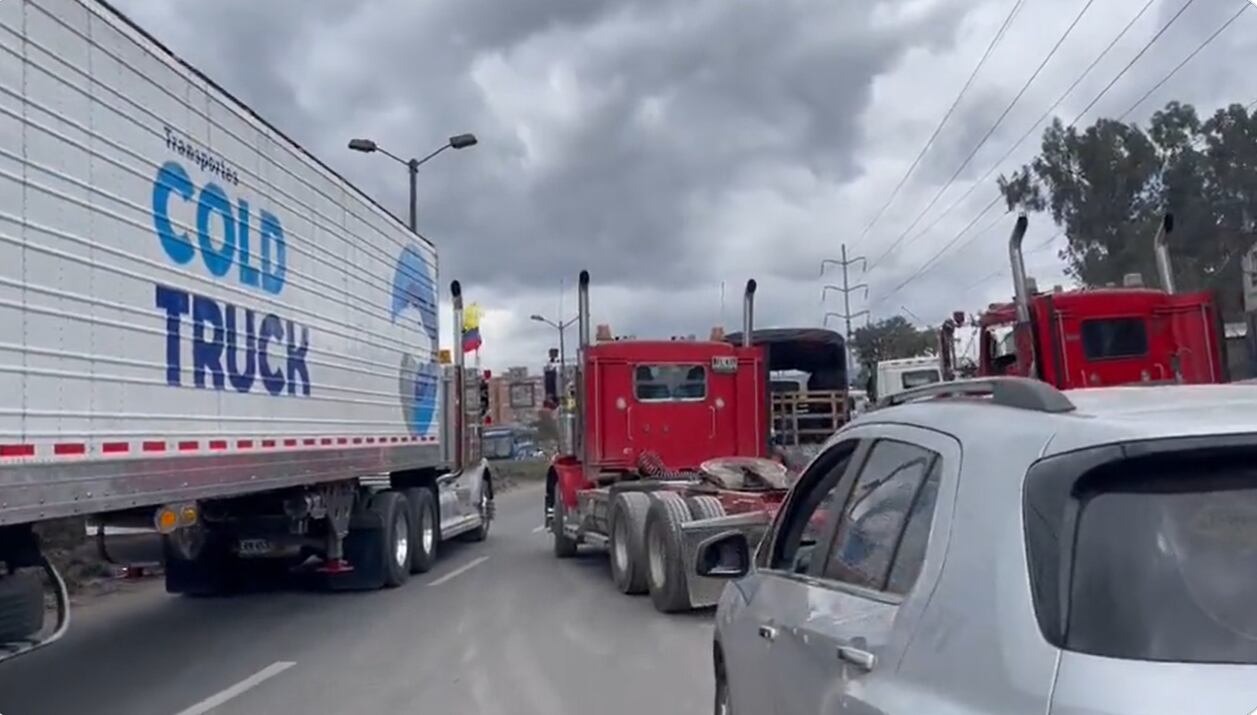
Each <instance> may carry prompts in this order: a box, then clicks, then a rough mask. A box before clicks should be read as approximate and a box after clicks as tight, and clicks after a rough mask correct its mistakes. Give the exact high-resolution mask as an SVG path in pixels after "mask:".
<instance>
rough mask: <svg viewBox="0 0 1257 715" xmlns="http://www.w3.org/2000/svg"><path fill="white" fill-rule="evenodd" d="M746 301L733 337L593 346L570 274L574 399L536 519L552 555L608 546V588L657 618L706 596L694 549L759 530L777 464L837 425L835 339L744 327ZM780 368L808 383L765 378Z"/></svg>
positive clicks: (712, 591) (708, 589) (779, 491)
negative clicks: (574, 313) (541, 518)
mask: <svg viewBox="0 0 1257 715" xmlns="http://www.w3.org/2000/svg"><path fill="white" fill-rule="evenodd" d="M754 297H755V281H753V280H752V281H747V285H746V292H745V294H744V300H743V321H742V322H743V329H742V332H741V333H740V334H739V335H738V336H737V340H736V341H730V340H723V339H720V338H721V337H722V336H720V335H718V334H713V336H712V338H713V339H712V340H706V341H697V340H692V339H690V340H615V339H612V338H611V335H610V329H609V328H605V326H604V329H600V331H599V332H600V336H599V338H600V340H599V341H598V342H596V343H595V342H591V340H590V312H589V273H588V272H587V271H582V272H581V274H580V281H579V314H578V320H579V333H580V352H579V356H578V359H577V370H576V375H575V378H576V383H577V384H576V387H575V390H574V393H575V397H576V400H575V402H576V404H575V409H574V410H573V411H571V412H570V414H567V415H564V417H565V418H566V419H563V420H562V421H561V425H562V428H561V432H562V433H563V434H564V436H565V439H564V440H563V442H564V445H565V447H566V449H565V450H564V453H563V454H561V455H560V456H559V457H557V458H556V459H555V460H554V462H553V463H552V465H551V468H550V470H549V473H548V475H547V484H546V497H545V499H546V502H545V514H546V524H547V526H548V527H549V528H550V531H551V532H552V533H553V537H554V552H555V555H556V556H558V557H560V558H565V557H570V556H573V555H575V554H576V552H577V548H578V546H579V545H580V544H589V545H592V546H595V547H605V548H607V549H608V551H609V552H610V556H611V558H610V561H611V574H612V577H613V579H614V581H615V583H616V586H617V587H618V588H619V589H620V590H621V591H622V592H624V593H627V594H639V593H644V592H649V593H650V595H651V598H652V600H653V602H654V605H655V607H656V608H658V609H659V610H660V611H664V612H674V611H681V610H687V609H690V608H694V607H698V606H705V605H711V604H714V603H715V602H716V600H717V599H718V597H719V594H720V590H721V588H722V587H723V582H721V581H719V580H715V579H708V578H704V577H700V576H697V575H695V568H694V558H695V553H696V552H697V548H698V545H699V544H700V543H701V542H702V541H703V540H704V539H705V538H708V537H710V536H713V535H715V534H717V533H721V532H725V531H728V530H730V529H739V530H744V531H746V532H747V533H748V534H750V535H752V536H753V537H757V536H758V534H759V533H762V531H763V530H764V528H766V527H767V525H768V523H769V521H770V520H771V518H772V515H773V514H774V513H775V511H776V508H777V506H778V505H779V504H780V502H781V500H782V499H783V498H784V496H785V493H786V490H787V488H788V487H789V470H788V468H787V467H786V465H785V464H783V462H789V461H791V459H790V456H791V455H792V454H795V455H797V454H798V451H799V450H804V451H806V450H807V449H808V448H809V447H812V448H814V447H815V446H816V445H818V444H819V443H820V442H823V441H824V440H825V439H827V438H828V437H829V435H831V434H832V433H833V432H834V431H835V430H836V429H837V428H838V427H839V426H841V424H842V423H843V422H845V421H846V417H847V414H848V413H847V394H846V372H845V369H846V366H845V359H844V356H845V346H843V344H842V339H841V337H840V336H838V335H837V334H835V333H830V332H829V331H816V330H799V331H785V332H783V331H755V330H753V322H754V319H753V315H754ZM835 341H836V342H835ZM834 361H837V362H836V365H835V364H834ZM784 370H799V371H804V372H807V373H809V377H808V378H807V383H806V384H804V383H799V382H796V383H794V385H795V387H794V388H789V387H788V381H785V380H778V381H774V380H773V375H774V374H775V373H779V372H780V371H784ZM783 384H786V385H787V387H786V388H783V387H782V385H783ZM774 385H775V386H776V387H775V388H774ZM813 388H816V389H813ZM548 401H549V400H548ZM770 455H771V456H772V457H774V458H769V456H770Z"/></svg>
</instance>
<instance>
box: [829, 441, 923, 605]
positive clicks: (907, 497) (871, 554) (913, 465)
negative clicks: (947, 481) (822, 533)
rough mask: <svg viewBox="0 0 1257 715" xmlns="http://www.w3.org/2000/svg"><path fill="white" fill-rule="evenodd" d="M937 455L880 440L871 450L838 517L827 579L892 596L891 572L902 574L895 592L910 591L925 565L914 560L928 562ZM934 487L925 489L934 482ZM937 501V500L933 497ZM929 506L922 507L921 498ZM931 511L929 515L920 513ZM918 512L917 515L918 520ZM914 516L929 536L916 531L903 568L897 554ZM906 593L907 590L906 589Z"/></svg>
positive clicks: (909, 446) (904, 557)
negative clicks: (888, 592) (926, 546)
mask: <svg viewBox="0 0 1257 715" xmlns="http://www.w3.org/2000/svg"><path fill="white" fill-rule="evenodd" d="M936 461H937V455H936V454H934V453H933V452H931V451H929V450H926V449H922V448H921V447H917V446H914V445H911V444H907V443H905V442H898V441H894V440H879V441H878V442H877V443H875V444H874V445H873V447H872V449H870V450H869V456H868V459H867V460H865V462H864V467H863V469H861V471H860V475H859V476H858V477H857V478H856V482H855V485H854V487H853V488H852V490H851V496H850V497H849V498H848V499H847V503H846V506H845V507H844V508H843V510H842V513H841V515H840V517H839V522H838V530H837V534H836V535H835V538H834V543H833V547H832V549H831V550H830V553H829V557H828V559H827V561H826V563H825V569H824V577H825V578H828V579H833V580H836V581H842V582H844V583H848V584H851V585H854V586H859V587H861V588H867V589H872V590H875V591H885V590H888V581H890V579H891V576H892V571H894V570H896V569H898V570H899V573H898V574H897V577H896V579H895V588H896V589H899V588H905V587H904V584H905V582H908V583H907V588H910V587H911V583H910V582H911V581H915V580H916V572H917V571H919V569H920V564H919V563H917V564H916V566H915V567H914V566H912V565H911V560H912V559H917V558H924V555H925V550H924V543H922V542H921V539H922V537H923V536H926V537H928V535H929V519H928V518H927V517H929V516H932V515H933V511H934V504H933V501H934V500H936V499H937V494H938V487H937V476H935V475H937V473H938V470H937V469H935V468H933V466H934V463H935V462H936ZM927 477H930V478H932V479H933V481H934V487H933V488H931V489H928V490H927V489H923V488H922V487H923V486H924V485H925V484H926V483H927V482H928V481H930V479H927ZM930 495H933V496H930ZM922 496H924V497H925V499H926V501H928V502H930V503H922V504H921V506H920V507H919V508H918V507H917V503H918V502H919V501H920V499H919V498H920V497H922ZM926 508H928V512H929V513H928V514H927V515H926V516H921V512H923V511H925V510H926ZM913 512H916V514H913ZM910 515H911V516H915V517H916V518H915V522H916V523H917V524H919V523H920V522H922V521H925V527H924V528H925V533H924V534H922V533H921V527H920V526H914V528H913V534H912V538H911V540H909V543H908V546H909V551H908V552H905V553H904V554H903V561H902V564H903V565H902V566H900V565H899V563H898V560H897V558H896V554H897V553H898V552H899V551H900V550H901V544H903V542H904V541H905V536H906V535H907V534H906V527H907V526H908V524H909V522H910V521H912V519H910ZM905 591H906V588H905Z"/></svg>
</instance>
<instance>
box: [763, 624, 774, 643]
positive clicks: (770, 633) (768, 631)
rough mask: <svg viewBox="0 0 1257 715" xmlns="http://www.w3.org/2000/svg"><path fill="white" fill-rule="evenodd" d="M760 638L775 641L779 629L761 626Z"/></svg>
mask: <svg viewBox="0 0 1257 715" xmlns="http://www.w3.org/2000/svg"><path fill="white" fill-rule="evenodd" d="M759 637H760V638H763V639H764V640H766V641H769V642H772V641H775V640H777V628H776V627H775V626H769V625H761V626H760V627H759Z"/></svg>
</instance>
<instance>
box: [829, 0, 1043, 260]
mask: <svg viewBox="0 0 1257 715" xmlns="http://www.w3.org/2000/svg"><path fill="white" fill-rule="evenodd" d="M1024 3H1025V0H1017V1H1016V2H1015V3H1014V4H1013V7H1012V9H1011V10H1009V12H1008V15H1007V16H1006V17H1005V18H1004V22H1003V23H1002V24H1001V25H1000V26H999V29H998V30H996V32H995V36H994V37H992V38H991V42H990V43H989V44H988V45H987V47H986V51H985V52H983V53H982V57H981V58H979V59H978V63H977V64H976V65H974V67H973V71H972V72H970V73H969V78H968V79H966V80H965V83H964V85H962V86H961V88H960V92H958V93H957V94H956V99H955V100H953V101H952V103H951V106H950V107H948V108H947V111H946V112H945V113H944V114H943V117H942V118H941V119H939V120H938V125H937V126H935V127H934V131H933V132H932V133H931V134H930V138H929V139H927V140H925V144H924V145H923V146H922V147H921V151H919V152H917V156H916V158H915V159H913V160H912V164H910V165H909V166H908V170H907V171H905V172H904V175H903V176H902V177H900V179H899V183H897V184H895V188H894V189H893V190H892V191H891V192H890V196H889V197H887V199H886V203H884V204H882V207H881V208H879V209H878V210H877V213H876V214H874V216H873V220H872V221H870V222H869V224H868V225H867V226H865V227H864V231H862V232H861V233H860V235H859V236H858V237H857V238H856V240H855V241H854V242H853V244H852V245H853V246H855V245H859V243H860V241H863V240H864V237H865V236H867V235H868V234H869V232H870V231H872V230H873V227H874V226H876V225H877V222H878V221H880V220H881V219H882V216H884V215H885V214H886V210H887V209H889V208H890V205H891V204H892V203H894V201H895V197H897V196H898V195H899V192H900V191H901V190H902V189H903V187H904V184H906V183H908V178H909V177H910V176H912V172H914V171H916V168H917V166H918V165H919V164H920V163H921V159H923V158H924V157H925V154H926V152H928V151H929V150H930V147H931V146H933V144H934V140H936V139H938V135H939V133H940V132H942V131H943V127H944V126H946V124H947V120H949V119H951V115H952V114H954V113H955V112H956V107H958V106H960V101H961V100H962V99H964V96H965V93H966V92H968V91H969V87H971V86H972V85H973V82H974V80H975V79H977V77H978V72H980V71H981V70H982V67H983V65H985V64H986V61H987V59H989V58H990V56H991V54H992V53H993V52H994V51H995V48H996V47H997V46H998V45H999V43H1000V41H1001V40H1003V39H1004V35H1005V34H1006V32H1007V31H1008V27H1009V25H1011V24H1012V22H1013V18H1014V17H1016V15H1017V11H1018V10H1020V9H1021V6H1022V5H1023V4H1024Z"/></svg>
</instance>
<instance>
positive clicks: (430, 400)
mask: <svg viewBox="0 0 1257 715" xmlns="http://www.w3.org/2000/svg"><path fill="white" fill-rule="evenodd" d="M389 319H390V320H391V321H392V322H393V323H394V324H398V323H399V322H400V323H401V324H402V325H416V326H417V327H418V328H419V331H420V332H421V333H422V335H423V336H424V337H425V338H426V339H427V343H428V344H427V345H426V346H425V347H427V348H428V354H429V355H430V356H431V357H430V359H429V360H428V361H427V362H421V361H420V360H418V359H417V358H416V357H415V356H414V355H413V354H411V353H409V352H405V351H403V352H402V359H401V366H400V368H399V372H398V396H399V397H400V398H401V405H402V415H403V419H404V420H405V422H406V427H407V429H409V430H410V433H411V434H412V435H426V434H428V432H429V431H430V430H431V429H432V423H433V421H434V420H435V419H436V403H437V392H438V383H439V381H440V376H441V373H440V370H441V368H440V366H439V365H438V364H437V363H436V353H437V349H438V342H437V294H436V281H435V280H434V278H433V276H432V271H431V267H430V266H429V264H428V262H427V261H426V260H424V257H423V253H421V252H420V250H419V247H418V246H416V245H414V244H410V245H408V246H406V247H405V248H404V249H402V253H401V256H399V257H398V259H397V268H396V270H395V271H394V273H393V301H392V310H391V311H390V314H389ZM410 321H415V322H414V323H411V322H410Z"/></svg>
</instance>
